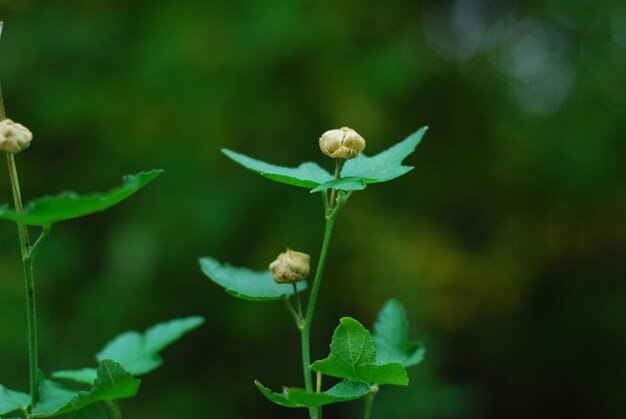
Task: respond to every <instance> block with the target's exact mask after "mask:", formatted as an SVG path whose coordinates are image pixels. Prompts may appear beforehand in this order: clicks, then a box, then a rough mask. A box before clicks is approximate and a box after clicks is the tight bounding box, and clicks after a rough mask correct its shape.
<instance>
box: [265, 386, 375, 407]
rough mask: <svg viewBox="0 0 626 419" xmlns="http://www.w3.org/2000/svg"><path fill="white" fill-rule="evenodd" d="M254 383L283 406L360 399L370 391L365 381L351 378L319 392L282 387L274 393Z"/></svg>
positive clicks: (305, 405)
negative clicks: (278, 391) (281, 389)
mask: <svg viewBox="0 0 626 419" xmlns="http://www.w3.org/2000/svg"><path fill="white" fill-rule="evenodd" d="M254 384H255V385H256V386H257V388H258V389H259V390H260V391H261V393H263V395H264V396H265V397H266V398H267V399H268V400H270V401H272V402H274V403H276V404H278V405H280V406H284V407H320V406H325V405H327V404H332V403H341V402H347V401H350V400H356V399H360V398H361V397H363V396H365V395H367V394H368V393H369V392H370V386H369V385H368V384H367V383H364V382H362V381H352V380H343V381H341V382H340V383H339V384H337V385H335V386H334V387H332V388H330V389H328V390H326V391H324V392H321V393H315V392H312V391H307V390H305V389H303V388H283V392H282V393H274V392H273V391H272V390H270V389H269V388H267V387H265V386H263V384H261V383H260V382H258V381H255V383H254Z"/></svg>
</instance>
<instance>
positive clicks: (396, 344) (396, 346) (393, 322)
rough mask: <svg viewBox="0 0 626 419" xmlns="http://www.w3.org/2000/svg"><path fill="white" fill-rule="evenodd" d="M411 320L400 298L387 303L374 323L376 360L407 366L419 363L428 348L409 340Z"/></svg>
mask: <svg viewBox="0 0 626 419" xmlns="http://www.w3.org/2000/svg"><path fill="white" fill-rule="evenodd" d="M408 335H409V322H408V320H407V318H406V311H405V310H404V307H403V306H402V304H401V303H400V302H399V301H398V300H394V299H391V300H389V301H387V303H385V305H384V306H383V308H382V310H381V311H380V313H378V318H377V319H376V323H375V324H374V335H373V336H372V338H373V339H374V345H375V346H376V362H378V363H385V362H399V363H401V364H402V365H404V366H405V367H410V366H412V365H416V364H419V363H420V362H421V361H422V359H423V358H424V353H425V352H426V349H425V348H424V346H423V345H422V344H420V343H418V342H409V340H408Z"/></svg>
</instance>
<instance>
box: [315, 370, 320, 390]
mask: <svg viewBox="0 0 626 419" xmlns="http://www.w3.org/2000/svg"><path fill="white" fill-rule="evenodd" d="M315 392H316V393H321V392H322V373H321V372H319V371H318V372H317V380H316V384H315Z"/></svg>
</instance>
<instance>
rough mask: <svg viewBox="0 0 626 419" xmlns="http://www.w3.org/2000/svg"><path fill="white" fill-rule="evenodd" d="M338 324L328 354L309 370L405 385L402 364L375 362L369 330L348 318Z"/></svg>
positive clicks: (405, 380) (358, 379) (366, 380)
mask: <svg viewBox="0 0 626 419" xmlns="http://www.w3.org/2000/svg"><path fill="white" fill-rule="evenodd" d="M339 322H340V324H339V327H337V329H335V332H334V333H333V338H332V341H331V344H330V355H329V356H328V358H326V359H323V360H321V361H316V362H314V363H313V365H311V369H312V370H313V371H318V372H321V373H322V374H326V375H330V376H333V377H339V378H348V379H351V380H355V381H365V382H367V383H377V384H395V385H407V384H408V383H409V379H408V377H407V374H406V370H405V369H404V367H403V366H402V364H400V363H398V362H391V363H386V364H377V363H376V349H375V348H374V342H373V341H372V337H371V336H370V333H369V331H367V329H365V328H364V327H363V325H361V323H359V322H358V321H356V320H354V319H353V318H350V317H344V318H342V319H341V320H339Z"/></svg>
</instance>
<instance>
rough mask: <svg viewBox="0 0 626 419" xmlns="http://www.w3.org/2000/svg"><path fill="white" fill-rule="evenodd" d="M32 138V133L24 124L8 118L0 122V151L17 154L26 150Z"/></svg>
mask: <svg viewBox="0 0 626 419" xmlns="http://www.w3.org/2000/svg"><path fill="white" fill-rule="evenodd" d="M32 139H33V134H32V133H31V132H30V131H29V129H28V128H26V127H25V126H24V125H21V124H17V123H15V122H13V121H11V120H10V119H5V120H3V121H1V122H0V151H4V152H6V153H11V154H17V153H19V152H20V151H24V150H26V149H27V148H28V146H29V145H30V142H31V141H32Z"/></svg>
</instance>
